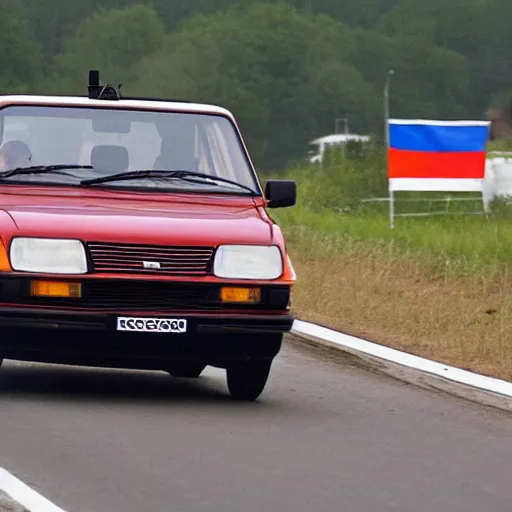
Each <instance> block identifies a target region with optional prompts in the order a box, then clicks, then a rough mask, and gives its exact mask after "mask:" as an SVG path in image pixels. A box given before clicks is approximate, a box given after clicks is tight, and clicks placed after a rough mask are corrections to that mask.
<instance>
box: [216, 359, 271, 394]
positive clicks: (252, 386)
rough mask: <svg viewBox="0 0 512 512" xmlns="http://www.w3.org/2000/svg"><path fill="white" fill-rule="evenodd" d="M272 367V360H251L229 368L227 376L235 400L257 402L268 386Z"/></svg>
mask: <svg viewBox="0 0 512 512" xmlns="http://www.w3.org/2000/svg"><path fill="white" fill-rule="evenodd" d="M271 366H272V361H271V360H270V361H268V360H251V361H246V362H243V363H235V364H233V365H232V366H229V367H228V368H227V369H226V375H227V382H228V389H229V392H230V394H231V396H232V397H233V398H234V399H235V400H244V401H249V402H253V401H255V400H256V399H257V398H258V397H259V396H260V395H261V393H262V392H263V389H264V388H265V385H266V384H267V380H268V376H269V374H270V368H271Z"/></svg>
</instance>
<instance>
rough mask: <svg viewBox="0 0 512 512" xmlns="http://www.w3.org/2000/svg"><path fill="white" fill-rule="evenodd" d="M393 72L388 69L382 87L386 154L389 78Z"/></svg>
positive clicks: (387, 144)
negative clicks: (384, 83)
mask: <svg viewBox="0 0 512 512" xmlns="http://www.w3.org/2000/svg"><path fill="white" fill-rule="evenodd" d="M394 74H395V72H394V71H393V70H392V69H390V70H389V71H388V76H387V78H386V85H385V86H384V125H385V130H386V132H385V138H386V152H387V151H388V148H389V88H390V86H391V78H392V77H393V75H394Z"/></svg>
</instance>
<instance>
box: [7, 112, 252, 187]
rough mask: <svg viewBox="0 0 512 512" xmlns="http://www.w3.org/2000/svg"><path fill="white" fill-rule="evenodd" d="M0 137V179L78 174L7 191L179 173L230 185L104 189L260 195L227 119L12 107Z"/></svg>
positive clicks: (161, 182) (145, 182) (153, 179)
mask: <svg viewBox="0 0 512 512" xmlns="http://www.w3.org/2000/svg"><path fill="white" fill-rule="evenodd" d="M0 130H1V136H2V137H1V141H2V143H1V145H0V172H2V171H9V170H12V169H15V168H24V167H34V166H55V165H66V166H74V165H76V166H77V168H76V169H69V168H66V170H59V171H56V170H55V169H49V172H41V171H40V172H37V173H16V174H12V173H11V176H9V178H8V179H5V183H11V182H16V183H27V184H29V183H30V184H33V183H41V184H60V185H76V186H80V184H81V182H82V181H85V180H92V179H96V178H102V177H105V176H112V175H114V174H118V173H122V172H125V171H136V170H146V171H147V170H161V171H163V170H165V171H174V170H179V171H194V172H196V173H201V174H204V175H206V176H211V177H212V178H220V179H221V180H222V179H223V180H226V181H225V182H223V181H221V180H218V179H217V180H208V179H204V180H180V179H171V178H170V177H165V176H163V175H161V176H157V175H150V176H145V177H143V176H141V177H136V176H135V177H134V178H133V179H129V180H126V179H125V180H120V181H116V180H111V181H106V182H105V183H102V184H101V186H104V187H109V188H111V187H114V188H126V187H129V188H137V189H138V188H140V189H144V190H146V189H151V190H155V189H156V190H163V191H165V190H172V191H176V190H184V191H190V190H193V191H199V192H201V191H205V192H211V191H215V192H216V193H217V192H229V193H237V194H247V193H248V192H250V190H252V191H254V192H255V193H259V188H258V184H257V181H256V178H255V175H254V172H253V170H252V168H251V166H250V164H249V160H248V158H247V154H246V152H245V150H244V148H243V145H242V143H241V140H240V138H239V135H238V132H237V131H236V129H235V127H234V125H233V123H232V122H231V121H230V120H229V119H228V118H226V117H224V116H222V115H210V114H196V113H178V112H156V111H139V110H128V109H125V110H123V109H105V108H101V109H100V108H81V107H80V108H77V107H62V106H10V107H6V108H4V109H2V110H1V111H0ZM79 166H82V167H81V168H80V167H79ZM87 166H92V168H86V167H87ZM229 182H232V183H229ZM236 184H240V185H241V186H242V187H237V186H236ZM82 186H83V185H82Z"/></svg>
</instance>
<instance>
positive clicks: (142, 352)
mask: <svg viewBox="0 0 512 512" xmlns="http://www.w3.org/2000/svg"><path fill="white" fill-rule="evenodd" d="M118 316H135V317H144V316H146V317H149V318H155V317H157V318H172V319H186V320H187V331H186V332H185V333H182V334H172V333H147V332H125V331H118V330H117V318H118ZM292 324H293V318H292V317H291V316H290V315H289V314H287V313H284V314H273V315H265V314H252V315H250V314H226V313H219V314H215V315H214V314H203V315H200V314H190V313H189V314H179V313H176V314H174V315H163V314H152V315H150V314H141V313H138V314H135V315H124V314H123V315H118V314H113V313H108V314H107V313H105V314H104V313H97V312H89V311H86V312H82V311H80V312H77V311H73V312H65V311H62V310H57V311H51V310H46V309H45V310H39V309H33V308H31V309H26V308H15V307H9V308H6V307H0V359H2V358H3V359H16V360H24V361H35V362H43V363H55V364H67V365H78V366H98V367H109V368H133V369H141V370H142V369H154V370H160V369H165V367H166V365H167V364H168V363H169V362H176V361H199V362H201V363H204V364H209V365H213V366H218V367H227V366H228V365H229V364H230V363H231V362H233V361H244V360H248V359H255V358H259V359H273V358H274V357H275V356H276V355H277V354H278V353H279V351H280V349H281V344H282V336H283V333H286V332H288V331H290V329H291V327H292Z"/></svg>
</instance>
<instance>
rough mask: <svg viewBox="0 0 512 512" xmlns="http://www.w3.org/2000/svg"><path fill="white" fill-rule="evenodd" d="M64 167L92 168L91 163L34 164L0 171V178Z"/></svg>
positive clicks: (61, 169) (50, 170)
mask: <svg viewBox="0 0 512 512" xmlns="http://www.w3.org/2000/svg"><path fill="white" fill-rule="evenodd" d="M65 169H93V166H92V165H66V164H59V165H34V166H32V167H18V168H16V169H11V170H10V171H4V172H0V180H3V179H5V178H10V177H11V176H19V175H21V174H44V173H45V172H52V171H63V170H65Z"/></svg>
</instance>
